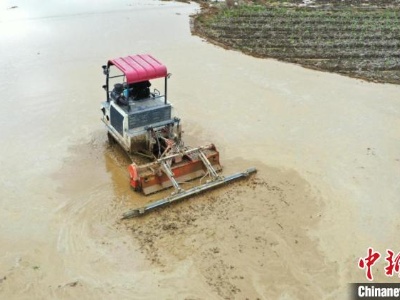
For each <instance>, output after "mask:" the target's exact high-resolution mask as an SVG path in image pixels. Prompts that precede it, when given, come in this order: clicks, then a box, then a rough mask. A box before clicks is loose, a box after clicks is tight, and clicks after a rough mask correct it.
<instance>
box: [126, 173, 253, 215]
mask: <svg viewBox="0 0 400 300" xmlns="http://www.w3.org/2000/svg"><path fill="white" fill-rule="evenodd" d="M255 172H257V170H256V168H249V169H247V170H246V171H244V172H240V173H236V174H233V175H230V176H227V177H218V178H215V179H214V180H213V181H210V182H208V183H205V184H203V185H200V186H197V187H194V188H191V189H189V190H182V191H181V192H178V193H175V194H173V195H171V196H168V197H166V198H164V199H160V200H157V201H154V202H151V203H150V204H148V205H146V206H143V207H141V208H136V209H132V210H130V211H128V212H126V213H124V214H123V215H122V219H129V218H133V217H138V216H141V215H143V214H145V213H147V212H149V211H151V210H153V209H155V208H157V207H161V206H164V205H166V204H169V203H171V202H175V201H178V200H182V199H185V198H188V197H190V196H193V195H196V194H199V193H201V192H204V191H206V190H209V189H212V188H215V187H218V186H220V185H223V184H225V183H228V182H230V181H233V180H236V179H240V178H245V177H247V176H249V175H250V174H252V173H255Z"/></svg>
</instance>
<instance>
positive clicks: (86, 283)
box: [0, 1, 400, 299]
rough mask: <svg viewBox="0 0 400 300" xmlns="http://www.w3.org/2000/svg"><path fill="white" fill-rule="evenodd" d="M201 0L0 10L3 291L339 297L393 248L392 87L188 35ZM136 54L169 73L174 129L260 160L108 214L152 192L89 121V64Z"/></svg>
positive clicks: (399, 111)
mask: <svg viewBox="0 0 400 300" xmlns="http://www.w3.org/2000/svg"><path fill="white" fill-rule="evenodd" d="M12 6H18V7H17V8H13V9H7V8H8V7H12ZM198 9H199V7H198V6H197V5H195V4H190V5H189V4H184V3H176V2H158V1H154V2H149V1H122V2H120V3H119V4H116V3H115V1H101V2H98V3H96V5H93V3H89V2H79V3H73V4H71V3H68V5H67V4H66V2H63V1H58V2H54V3H48V4H46V5H45V4H43V5H42V4H41V5H39V4H38V2H32V3H31V2H29V3H27V2H18V3H17V2H13V3H11V2H7V5H6V7H5V8H4V9H2V10H1V11H0V12H1V17H2V20H3V22H2V23H0V32H1V35H0V57H1V59H2V61H3V69H2V70H3V71H4V72H1V73H0V92H1V94H2V95H3V106H2V109H1V110H0V143H1V145H3V146H2V147H1V149H0V167H1V171H2V172H0V184H1V189H0V201H1V202H0V203H1V205H0V219H1V222H0V244H1V245H2V247H1V251H0V298H2V299H3V298H4V299H32V298H34V299H246V298H248V299H257V298H258V299H271V298H297V299H321V298H322V299H343V298H345V297H346V296H347V295H348V291H347V287H348V283H349V282H357V281H364V280H365V274H364V272H363V270H360V269H359V268H358V265H357V263H358V260H359V258H360V257H361V256H365V254H366V251H367V248H368V247H369V246H373V247H374V249H376V250H379V251H381V252H382V251H385V249H387V248H392V249H393V250H395V251H398V249H397V250H396V247H397V245H396V243H395V240H394V237H395V236H396V233H397V232H398V229H399V228H400V224H399V221H398V216H397V214H396V212H397V207H398V205H399V200H398V194H399V193H400V190H399V185H398V179H399V178H400V174H399V162H400V156H399V153H398V149H399V147H400V142H399V141H400V132H399V130H398V128H400V104H399V102H398V95H399V92H400V91H399V87H398V86H394V85H388V84H387V85H383V84H374V83H367V82H364V81H360V80H355V79H350V78H347V77H342V76H339V75H335V74H326V73H321V72H316V71H312V70H307V69H303V68H301V67H299V66H295V65H291V64H286V63H281V62H277V61H274V60H263V59H257V58H254V57H249V56H246V55H243V54H241V53H239V52H236V51H229V50H225V49H221V48H219V47H216V46H214V45H211V44H209V43H207V42H205V41H203V40H202V39H200V38H198V37H195V36H192V35H191V33H190V27H189V19H190V15H192V14H193V13H196V12H197V11H198ZM154 20H158V22H154ZM127 28H130V36H129V37H127V31H126V29H127ZM143 28H147V29H148V30H143ZM77 32H80V34H77ZM135 53H151V54H153V55H154V56H155V57H157V58H159V59H160V60H161V61H163V62H164V63H165V64H166V65H167V67H168V70H169V71H170V72H171V73H173V76H172V78H171V79H170V85H169V91H170V94H169V99H171V101H172V103H173V105H174V107H175V110H176V114H177V115H179V116H180V117H181V118H182V122H183V129H184V131H185V133H184V137H185V142H186V143H187V144H189V145H193V146H198V145H203V144H208V143H210V142H213V143H215V144H216V146H217V148H218V149H219V151H220V154H221V163H222V165H223V167H224V171H223V172H224V173H223V174H225V175H229V174H231V173H235V172H238V171H242V170H244V169H246V168H248V167H252V166H255V167H257V169H258V172H257V174H255V175H254V176H252V177H251V178H249V179H248V180H244V181H239V182H236V183H234V184H230V185H227V186H225V187H223V188H221V189H217V190H213V191H210V192H209V193H206V194H203V195H199V196H196V197H193V198H191V199H190V200H187V201H183V202H180V203H176V204H174V205H170V206H168V207H166V208H165V209H162V210H161V209H160V210H156V211H154V212H153V213H151V214H149V215H146V216H144V217H143V218H138V219H132V220H126V221H121V220H120V217H121V216H122V214H123V213H124V212H125V211H127V210H128V209H130V208H134V207H138V206H141V205H143V204H145V203H147V202H149V201H152V200H156V199H158V197H160V195H158V194H157V195H151V196H149V197H144V196H140V195H138V194H136V193H133V192H132V191H131V189H130V187H129V181H128V172H127V164H128V163H129V159H128V158H127V157H126V155H124V154H123V153H122V151H121V150H120V149H119V148H118V147H110V145H109V144H108V142H107V136H106V131H105V128H104V126H103V124H102V123H101V121H100V115H101V112H100V110H99V108H100V105H99V103H100V102H101V101H102V100H103V99H104V96H105V95H104V91H103V90H102V88H101V86H102V84H103V83H104V77H103V75H102V72H101V65H102V64H104V63H105V62H106V61H107V59H109V58H112V57H117V56H123V55H128V54H135ZM382 270H383V265H382V264H377V265H376V268H374V269H373V272H374V277H375V278H376V280H378V281H389V280H392V281H394V280H396V278H395V277H393V278H387V277H385V276H384V274H383V273H382Z"/></svg>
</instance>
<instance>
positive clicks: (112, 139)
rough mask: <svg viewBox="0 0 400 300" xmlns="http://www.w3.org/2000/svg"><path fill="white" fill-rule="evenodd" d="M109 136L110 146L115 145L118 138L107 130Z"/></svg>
mask: <svg viewBox="0 0 400 300" xmlns="http://www.w3.org/2000/svg"><path fill="white" fill-rule="evenodd" d="M107 137H108V143H109V144H110V146H113V145H115V143H116V140H115V138H114V137H113V136H112V134H111V133H109V132H107Z"/></svg>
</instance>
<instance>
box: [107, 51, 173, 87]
mask: <svg viewBox="0 0 400 300" xmlns="http://www.w3.org/2000/svg"><path fill="white" fill-rule="evenodd" d="M110 65H114V66H116V67H117V68H118V69H119V70H121V72H123V73H124V74H125V76H126V82H127V83H135V82H140V81H146V80H150V79H154V78H160V77H165V76H167V67H166V66H164V65H163V64H162V63H161V62H159V61H158V60H157V59H155V58H154V57H153V56H151V55H149V54H141V55H130V56H126V57H120V58H115V59H111V60H109V61H108V66H110Z"/></svg>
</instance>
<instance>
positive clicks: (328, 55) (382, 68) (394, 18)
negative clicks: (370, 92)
mask: <svg viewBox="0 0 400 300" xmlns="http://www.w3.org/2000/svg"><path fill="white" fill-rule="evenodd" d="M227 4H231V5H225V4H220V5H213V6H208V5H205V4H203V10H202V12H201V13H200V14H198V15H196V16H195V18H194V26H193V32H194V33H195V34H198V35H200V36H202V37H205V38H206V39H207V40H209V41H211V42H213V43H216V44H218V45H221V46H223V47H226V48H231V49H236V50H239V51H242V52H244V53H246V54H250V55H253V56H257V57H269V58H275V59H278V60H282V61H287V62H292V63H297V64H300V65H302V66H305V67H308V68H313V69H317V70H324V71H329V72H336V73H340V74H345V75H347V76H351V77H357V78H363V79H366V80H370V81H376V82H388V83H395V84H399V83H400V54H399V53H400V7H399V4H400V3H399V1H318V0H317V1H286V2H279V3H278V2H274V1H252V2H251V1H247V2H240V1H239V5H234V4H233V1H227Z"/></svg>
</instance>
